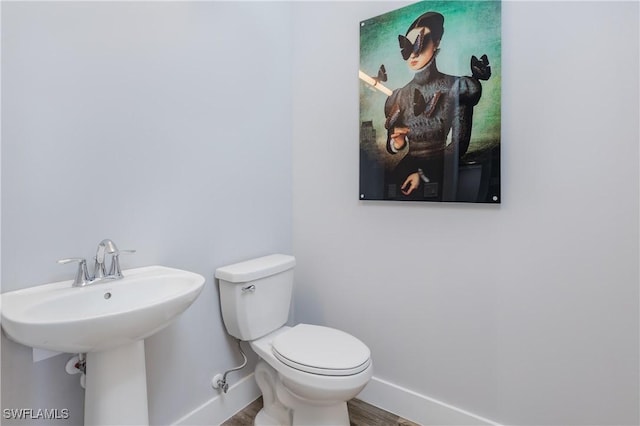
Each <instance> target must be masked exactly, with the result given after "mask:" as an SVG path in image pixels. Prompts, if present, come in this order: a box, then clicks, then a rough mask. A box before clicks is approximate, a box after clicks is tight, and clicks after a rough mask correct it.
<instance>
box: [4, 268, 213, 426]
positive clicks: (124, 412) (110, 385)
mask: <svg viewBox="0 0 640 426" xmlns="http://www.w3.org/2000/svg"><path fill="white" fill-rule="evenodd" d="M123 273H124V276H125V277H124V278H123V279H120V280H115V281H104V282H100V283H96V284H91V285H88V286H86V287H72V286H71V284H72V281H62V282H57V283H51V284H44V285H40V286H36V287H30V288H26V289H22V290H16V291H11V292H7V293H3V294H2V295H1V296H0V301H1V303H2V328H3V329H4V331H5V333H6V334H7V336H8V337H9V338H11V339H12V340H15V341H16V342H18V343H22V344H24V345H27V346H32V347H35V348H42V349H48V350H53V351H60V352H69V353H87V358H86V360H87V377H86V392H85V425H132V424H135V425H144V424H148V423H149V417H148V408H147V385H146V368H145V358H144V341H143V340H144V339H145V338H147V337H149V336H151V335H152V334H154V333H156V332H158V331H160V330H161V329H162V328H164V327H166V326H167V325H169V324H170V323H171V322H172V321H173V320H174V319H175V318H176V317H177V316H178V315H180V314H181V313H182V312H184V311H185V310H186V309H187V308H188V307H189V306H190V305H191V304H192V303H193V301H194V300H195V299H196V297H198V295H199V294H200V292H201V291H202V287H203V286H204V282H205V279H204V277H203V276H201V275H198V274H195V273H193V272H188V271H183V270H180V269H173V268H167V267H164V266H148V267H143V268H136V269H129V270H126V271H123Z"/></svg>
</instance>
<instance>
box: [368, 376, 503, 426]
mask: <svg viewBox="0 0 640 426" xmlns="http://www.w3.org/2000/svg"><path fill="white" fill-rule="evenodd" d="M357 398H358V399H361V400H363V401H364V402H367V403H369V404H372V405H375V406H376V407H378V408H382V409H383V410H386V411H389V412H391V413H393V414H395V415H397V416H400V417H402V418H405V419H407V420H411V421H412V422H415V423H418V424H421V425H423V426H444V425H447V426H462V425H464V426H469V425H492V426H500V424H499V423H497V422H494V421H492V420H489V419H485V418H484V417H480V416H478V415H475V414H473V413H470V412H468V411H466V410H463V409H460V408H457V407H454V406H453V405H450V404H447V403H444V402H442V401H438V400H437V399H434V398H430V397H428V396H425V395H421V394H419V393H417V392H414V391H412V390H409V389H405V388H403V387H401V386H398V385H395V384H393V383H390V382H387V381H386V380H382V379H378V378H377V377H372V378H371V381H370V382H369V384H367V387H365V388H364V390H363V391H362V392H360V394H359V395H358V396H357Z"/></svg>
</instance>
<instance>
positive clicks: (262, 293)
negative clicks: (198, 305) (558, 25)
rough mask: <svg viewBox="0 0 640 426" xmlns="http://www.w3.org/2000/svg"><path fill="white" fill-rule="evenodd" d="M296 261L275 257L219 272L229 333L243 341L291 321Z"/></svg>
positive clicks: (224, 315)
mask: <svg viewBox="0 0 640 426" xmlns="http://www.w3.org/2000/svg"><path fill="white" fill-rule="evenodd" d="M295 264H296V259H295V257H293V256H288V255H285V254H272V255H269V256H264V257H260V258H257V259H251V260H247V261H245V262H240V263H234V264H233V265H228V266H223V267H221V268H218V269H216V273H215V276H216V278H218V280H219V283H220V306H221V308H222V319H223V320H224V325H225V327H226V328H227V332H228V333H229V334H230V335H232V336H234V337H236V338H238V339H240V340H244V341H250V340H255V339H258V338H260V337H262V336H264V335H266V334H269V333H271V332H272V331H275V330H277V329H278V328H280V327H282V326H283V325H284V324H285V323H286V322H287V320H288V318H289V307H290V305H291V294H292V291H293V267H294V266H295Z"/></svg>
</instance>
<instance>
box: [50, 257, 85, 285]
mask: <svg viewBox="0 0 640 426" xmlns="http://www.w3.org/2000/svg"><path fill="white" fill-rule="evenodd" d="M73 262H78V271H77V272H76V277H75V279H74V280H73V284H72V286H73V287H82V286H84V285H86V284H87V283H88V282H89V281H91V279H90V278H89V271H87V260H86V259H85V258H83V257H69V258H66V259H60V260H58V263H59V264H61V265H65V264H67V263H73Z"/></svg>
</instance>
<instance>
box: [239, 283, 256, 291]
mask: <svg viewBox="0 0 640 426" xmlns="http://www.w3.org/2000/svg"><path fill="white" fill-rule="evenodd" d="M254 291H256V286H255V285H253V284H251V285H248V286H246V287H242V292H243V293H253V292H254Z"/></svg>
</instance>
